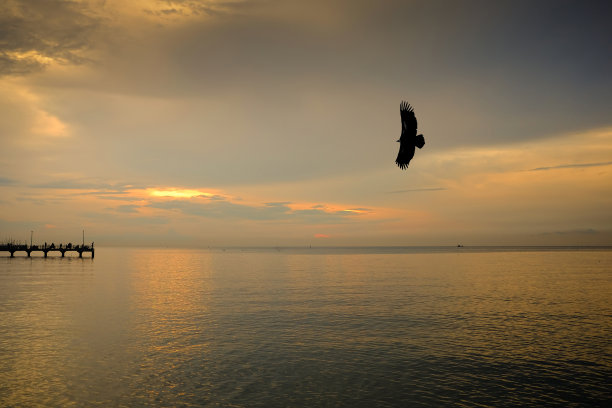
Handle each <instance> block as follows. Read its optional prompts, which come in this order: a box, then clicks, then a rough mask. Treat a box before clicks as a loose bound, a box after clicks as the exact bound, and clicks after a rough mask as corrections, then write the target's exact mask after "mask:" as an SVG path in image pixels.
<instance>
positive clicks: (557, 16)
mask: <svg viewBox="0 0 612 408" xmlns="http://www.w3.org/2000/svg"><path fill="white" fill-rule="evenodd" d="M39 3H40V4H39ZM39 3H36V4H29V3H27V2H24V1H22V0H12V1H10V2H8V3H6V4H4V5H2V6H0V12H2V15H3V18H4V20H3V21H5V22H6V24H5V26H6V30H7V32H6V35H7V38H10V41H5V42H4V43H2V45H1V47H2V49H0V62H1V63H0V108H1V109H0V112H1V113H0V138H1V139H2V149H0V214H1V215H0V234H2V235H4V237H18V238H19V239H22V237H24V236H26V238H27V237H29V234H30V231H34V236H35V237H39V238H40V239H48V240H58V239H60V238H61V237H66V239H72V240H74V238H73V235H75V234H76V235H78V234H79V233H80V232H82V230H83V228H85V229H87V231H88V232H89V234H91V235H92V236H96V242H99V243H101V244H104V243H105V242H109V243H110V242H126V243H129V244H131V245H170V246H171V245H176V246H183V245H190V246H209V245H253V244H257V245H273V246H276V245H278V244H279V243H285V244H287V245H304V244H308V243H309V241H310V240H311V239H312V238H313V237H320V238H323V235H324V236H325V237H326V239H325V243H326V245H446V244H449V245H456V241H458V240H460V241H462V242H464V243H470V242H472V243H480V244H508V243H513V244H543V245H548V244H567V245H570V244H577V245H581V244H585V245H586V244H600V245H603V244H612V218H611V217H610V215H609V214H610V211H609V208H612V189H611V188H610V186H611V185H612V159H611V157H612V122H611V119H610V112H611V111H612V106H610V97H609V95H610V91H609V90H610V89H612V82H611V81H612V80H611V79H610V78H612V77H611V76H610V74H609V72H610V69H609V67H610V62H609V59H610V57H609V56H608V55H607V54H606V53H602V52H601V50H602V49H605V47H606V46H607V44H606V43H605V41H606V39H607V38H608V36H606V35H604V34H605V33H608V31H609V22H608V19H603V17H602V16H604V15H607V14H609V10H608V9H606V8H605V7H604V6H601V4H600V2H594V3H597V4H593V3H592V2H588V3H589V5H588V6H587V5H583V4H582V3H579V2H571V1H570V2H569V3H566V2H563V4H561V5H555V7H552V8H549V7H548V6H546V7H545V6H544V5H542V4H540V5H537V4H531V3H530V2H525V3H521V4H515V3H511V2H504V1H502V2H482V4H480V3H479V4H478V10H475V9H474V7H475V5H473V4H470V5H467V6H465V7H455V6H452V7H451V6H448V7H439V6H436V5H435V4H430V3H431V2H427V1H425V2H419V1H417V3H414V2H374V1H372V2H367V1H366V2H358V4H353V2H349V1H346V0H340V1H334V2H326V1H314V2H298V1H288V2H287V1H277V0H272V1H265V2H257V1H236V2H226V1H213V0H193V1H156V0H138V1H133V2H125V1H119V0H109V1H106V2H96V1H78V2H76V1H57V2H52V5H47V3H45V2H39ZM434 3H435V2H434ZM451 3H452V2H451ZM536 3H537V2H536ZM551 4H552V2H551ZM585 4H586V3H585ZM602 7H603V9H604V10H600V11H599V12H596V11H595V10H599V9H600V8H602ZM481 9H482V10H481ZM575 9H579V10H580V12H579V13H576V12H574V11H575ZM534 10H535V11H536V13H535V14H534V15H533V16H534V17H533V18H532V19H525V16H528V15H532V14H531V13H532V12H533V11H534ZM538 13H540V14H538ZM482 15H487V16H491V19H493V20H492V22H491V24H486V25H483V24H482V20H481V19H480V18H479V17H478V16H482ZM499 16H505V17H504V20H503V24H502V23H501V20H499V21H498V19H499V18H500V17H499ZM407 20H410V21H411V24H406V23H405V22H406V21H407ZM578 26H579V27H581V29H580V30H577V31H576V30H573V29H568V27H578ZM465 27H479V30H476V31H475V30H465ZM516 27H521V28H524V29H521V30H518V31H517V30H516ZM66 39H75V40H74V41H67V40H66ZM77 39H78V40H77ZM365 39H367V40H365ZM398 50H402V51H401V52H399V51H398ZM492 50H495V52H494V54H495V55H492V54H491V53H492ZM340 51H341V52H340ZM578 54H579V55H580V58H575V56H576V55H578ZM364 56H371V58H366V59H364ZM403 100H405V101H407V102H408V103H410V104H411V105H412V106H413V107H414V111H415V114H416V117H417V118H418V132H419V133H422V134H423V135H424V138H425V143H426V144H425V146H424V147H423V148H422V149H420V150H419V149H417V152H416V154H415V156H414V158H413V159H412V161H411V162H410V165H409V167H408V168H407V169H406V170H400V169H399V168H398V167H397V166H396V165H395V163H394V161H395V158H396V156H397V153H398V143H396V140H397V139H398V137H399V135H400V133H401V129H402V124H401V120H400V113H399V108H400V102H401V101H403ZM48 225H53V226H55V227H54V228H49V227H45V226H48ZM315 234H319V235H315ZM0 238H1V236H0ZM62 239H63V238H62Z"/></svg>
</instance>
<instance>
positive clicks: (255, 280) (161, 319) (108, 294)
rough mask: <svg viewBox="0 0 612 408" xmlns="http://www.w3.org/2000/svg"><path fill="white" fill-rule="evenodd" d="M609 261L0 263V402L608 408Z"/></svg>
mask: <svg viewBox="0 0 612 408" xmlns="http://www.w3.org/2000/svg"><path fill="white" fill-rule="evenodd" d="M611 300H612V251H609V250H587V251H585V250H579V249H578V248H564V249H562V250H559V249H558V248H539V249H537V250H534V249H530V248H523V249H521V248H519V249H516V248H514V249H511V250H509V249H508V248H505V249H504V248H497V249H487V248H481V249H479V250H475V249H470V248H460V249H453V248H446V249H444V248H437V249H432V248H429V249H424V248H421V249H418V248H417V249H414V248H413V249H406V248H404V249H401V248H370V249H367V248H366V249H364V248H359V249H355V248H341V249H314V250H312V249H306V248H301V249H300V248H293V249H291V248H272V249H261V248H259V249H258V248H245V249H228V250H225V251H223V250H217V249H213V250H177V249H115V248H98V249H97V251H96V259H94V260H91V259H78V258H63V259H62V258H52V257H50V258H47V259H44V258H30V259H28V258H25V257H17V258H13V259H10V258H8V256H6V257H0V314H1V316H2V319H1V321H0V406H75V407H87V406H119V407H134V406H212V407H214V406H219V407H225V406H243V407H289V406H295V407H306V406H342V407H344V406H346V407H355V406H357V407H373V406H378V407H386V406H388V407H405V406H417V407H418V406H428V407H438V406H466V407H468V406H469V407H472V406H491V407H504V406H525V405H532V406H559V407H561V406H564V407H566V406H602V407H603V406H608V405H609V404H610V402H612V392H611V390H612V383H611V380H610V378H612V346H611V343H610V339H611V338H612V302H611Z"/></svg>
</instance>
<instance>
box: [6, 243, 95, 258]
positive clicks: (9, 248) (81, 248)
mask: <svg viewBox="0 0 612 408" xmlns="http://www.w3.org/2000/svg"><path fill="white" fill-rule="evenodd" d="M2 251H4V252H10V254H11V258H14V257H15V252H20V251H23V252H25V253H26V254H27V255H28V257H30V256H31V254H32V252H36V251H38V252H42V253H43V254H44V256H45V258H46V257H47V254H48V253H49V252H53V251H55V252H60V253H61V254H62V258H63V257H64V256H65V255H66V252H77V253H78V254H79V258H82V257H83V253H84V252H89V253H91V258H92V259H93V257H94V255H95V250H94V244H93V242H92V243H91V245H73V244H72V243H68V244H63V243H62V244H58V245H55V244H54V243H52V244H50V245H49V244H47V243H46V242H45V243H44V244H43V245H28V244H15V243H7V244H0V252H2Z"/></svg>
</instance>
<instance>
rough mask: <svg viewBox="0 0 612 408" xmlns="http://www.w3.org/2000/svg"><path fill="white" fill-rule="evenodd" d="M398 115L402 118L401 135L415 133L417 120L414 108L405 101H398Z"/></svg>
mask: <svg viewBox="0 0 612 408" xmlns="http://www.w3.org/2000/svg"><path fill="white" fill-rule="evenodd" d="M400 116H401V118H402V136H404V134H406V135H414V136H416V134H417V120H416V116H415V115H414V109H413V108H412V106H410V105H409V104H408V103H407V102H403V101H402V103H400Z"/></svg>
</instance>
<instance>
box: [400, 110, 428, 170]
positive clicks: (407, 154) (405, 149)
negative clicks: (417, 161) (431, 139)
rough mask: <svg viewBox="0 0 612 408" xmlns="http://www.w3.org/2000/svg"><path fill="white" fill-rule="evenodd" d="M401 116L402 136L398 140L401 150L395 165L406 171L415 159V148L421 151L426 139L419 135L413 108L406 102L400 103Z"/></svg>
mask: <svg viewBox="0 0 612 408" xmlns="http://www.w3.org/2000/svg"><path fill="white" fill-rule="evenodd" d="M400 115H401V117H402V135H401V136H400V138H399V139H398V140H397V141H398V142H399V144H400V149H399V153H398V154H397V159H395V163H397V165H398V166H399V167H400V169H402V170H405V169H407V168H408V164H409V163H410V160H412V158H413V157H414V148H415V146H416V147H418V148H419V149H420V148H422V147H423V146H425V138H424V137H423V135H417V120H416V116H414V109H412V106H410V105H409V104H408V103H406V102H402V103H400Z"/></svg>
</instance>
